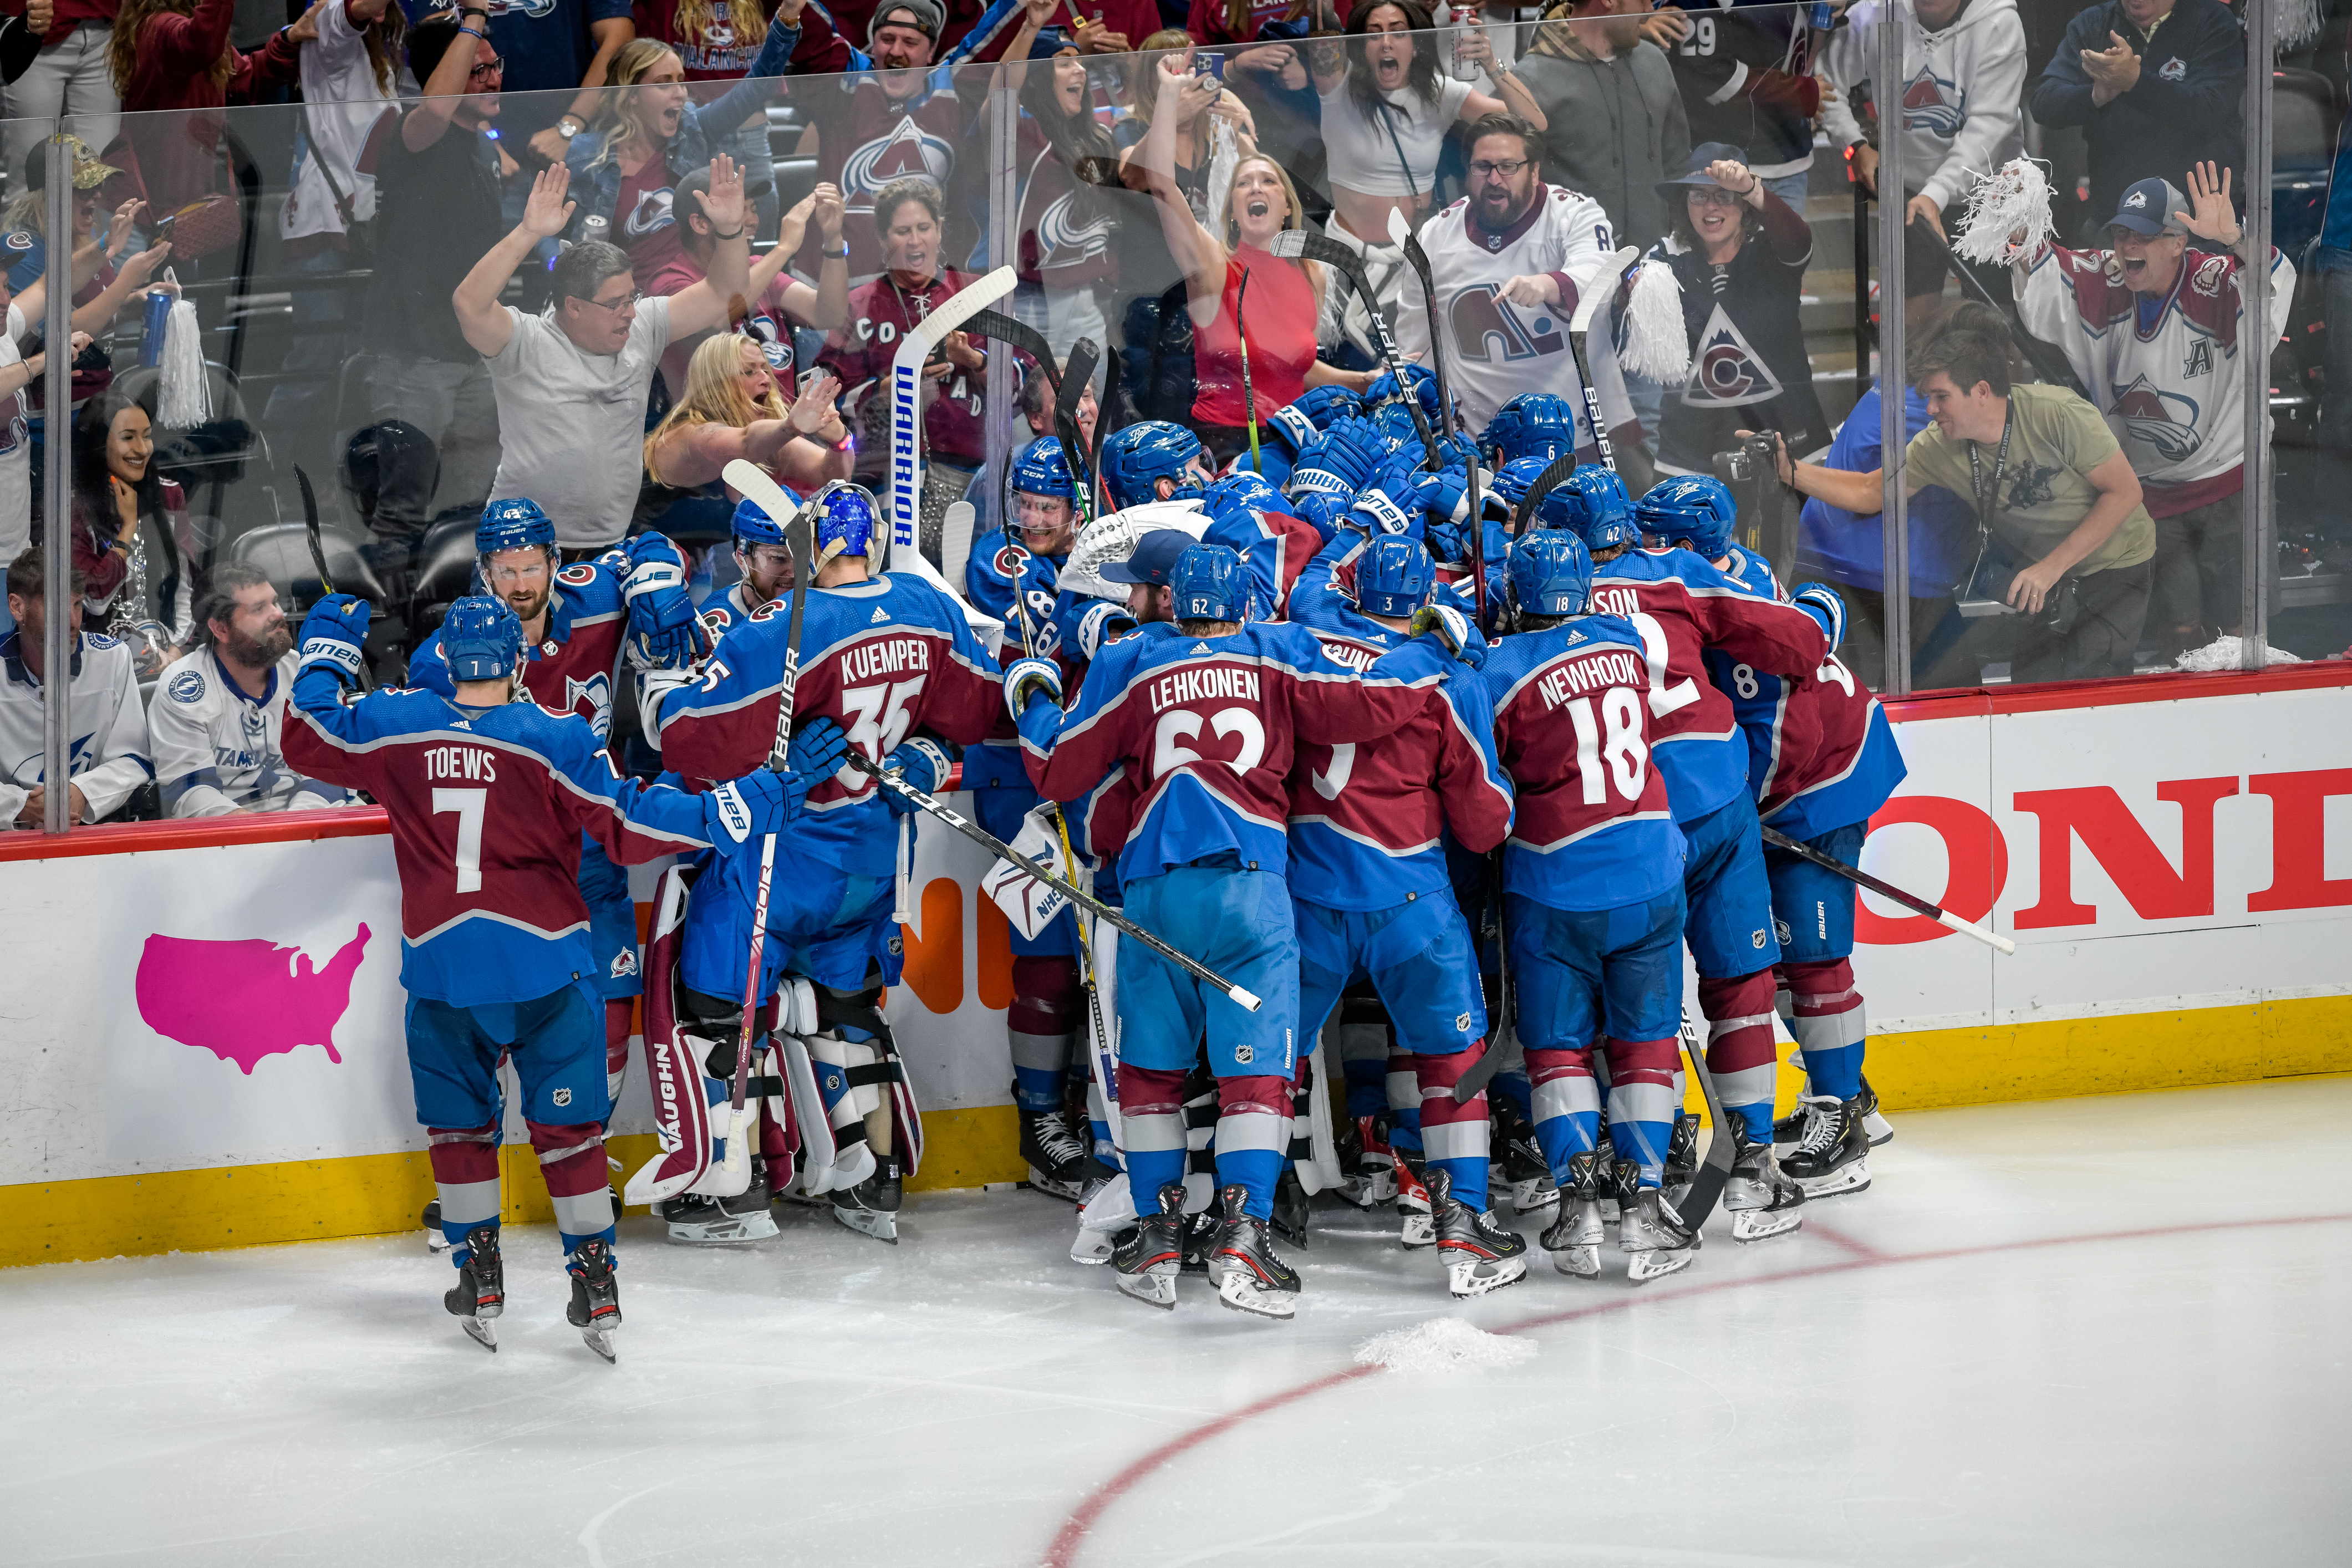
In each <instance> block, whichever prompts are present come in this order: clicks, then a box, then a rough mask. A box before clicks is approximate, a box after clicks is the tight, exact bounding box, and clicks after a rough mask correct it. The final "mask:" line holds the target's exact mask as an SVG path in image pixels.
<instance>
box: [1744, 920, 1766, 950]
mask: <svg viewBox="0 0 2352 1568" xmlns="http://www.w3.org/2000/svg"><path fill="white" fill-rule="evenodd" d="M1770 934H1771V933H1770V932H1769V931H1766V930H1764V928H1763V927H1761V926H1759V927H1758V928H1757V929H1756V930H1754V931H1749V932H1748V946H1750V947H1752V948H1754V949H1756V951H1757V952H1763V951H1764V939H1765V938H1766V937H1767V936H1769V935H1770Z"/></svg>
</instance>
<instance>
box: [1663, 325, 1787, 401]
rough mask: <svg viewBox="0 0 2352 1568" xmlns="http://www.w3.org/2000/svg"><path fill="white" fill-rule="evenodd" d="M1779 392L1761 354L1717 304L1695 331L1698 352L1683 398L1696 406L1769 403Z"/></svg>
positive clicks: (1775, 380)
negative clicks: (1696, 332)
mask: <svg viewBox="0 0 2352 1568" xmlns="http://www.w3.org/2000/svg"><path fill="white" fill-rule="evenodd" d="M1778 396H1780V381H1779V380H1778V379H1777V378H1776V377H1775V376H1774V375H1773V374H1772V372H1771V371H1770V370H1769V368H1768V367H1767V366H1766V365H1765V363H1764V356H1763V355H1762V354H1759V353H1757V352H1756V351H1755V349H1754V348H1752V347H1751V346H1749V344H1748V339H1747V338H1746V337H1745V336H1743V335H1742V334H1741V332H1740V331H1739V329H1738V327H1736V326H1734V325H1732V321H1731V318H1730V317H1729V316H1727V315H1726V314H1724V310H1723V307H1722V306H1720V305H1717V307H1716V308H1715V314H1714V315H1712V316H1710V317H1708V318H1707V322H1706V331H1703V332H1701V333H1700V334H1699V339H1698V353H1697V355H1696V357H1695V358H1694V359H1693V361H1692V362H1691V373H1690V380H1689V381H1688V382H1686V383H1685V384H1684V386H1683V402H1684V403H1685V405H1689V406H1693V407H1696V406H1700V405H1706V404H1715V405H1719V406H1724V407H1736V406H1738V405H1742V404H1748V403H1769V402H1770V401H1771V400H1772V399H1773V398H1776V397H1778Z"/></svg>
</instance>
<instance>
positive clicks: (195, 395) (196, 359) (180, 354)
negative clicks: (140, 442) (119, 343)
mask: <svg viewBox="0 0 2352 1568" xmlns="http://www.w3.org/2000/svg"><path fill="white" fill-rule="evenodd" d="M159 363H160V367H161V369H162V371H163V390H162V393H161V394H160V395H159V396H158V397H157V399H156V405H155V422H156V423H157V424H159V425H162V426H164V427H165V428H166V429H171V430H190V429H194V427H195V426H199V425H202V424H203V423H205V421H206V420H207V419H210V418H211V417H212V416H213V405H212V395H211V390H210V388H208V387H207V386H206V385H205V350H204V332H203V329H202V328H201V327H200V326H199V325H198V324H197V322H196V306H195V301H194V300H179V301H177V302H176V303H174V304H173V307H172V313H171V315H170V316H169V317H167V318H166V319H165V321H164V322H163V358H162V360H161V361H160V362H159Z"/></svg>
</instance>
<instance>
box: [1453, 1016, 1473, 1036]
mask: <svg viewBox="0 0 2352 1568" xmlns="http://www.w3.org/2000/svg"><path fill="white" fill-rule="evenodd" d="M1469 1032H1470V1015H1469V1014H1467V1013H1456V1014H1454V1033H1455V1034H1457V1035H1466V1034H1468V1033H1469Z"/></svg>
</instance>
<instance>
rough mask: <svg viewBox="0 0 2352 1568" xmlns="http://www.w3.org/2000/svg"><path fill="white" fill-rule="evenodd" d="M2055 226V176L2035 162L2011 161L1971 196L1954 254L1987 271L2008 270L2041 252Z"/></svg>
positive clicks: (1984, 180) (1970, 193) (1984, 178)
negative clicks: (2052, 203) (2052, 196)
mask: <svg viewBox="0 0 2352 1568" xmlns="http://www.w3.org/2000/svg"><path fill="white" fill-rule="evenodd" d="M2053 227H2054V225H2053V221H2052V219H2051V216H2050V178H2049V176H2048V175H2046V174H2043V173H2042V165H2040V164H2039V163H2035V162H2033V160H2032V159H2031V158H2011V160H2010V161H2009V162H2008V163H2003V164H2002V165H2001V166H2000V168H1999V169H1997V170H1995V171H1994V172H1993V173H1992V174H1987V175H1985V176H1984V177H1983V178H1981V179H1979V180H1978V181H1977V184H1976V189H1974V190H1972V191H1970V192H1969V210H1968V216H1966V217H1964V218H1962V219H1961V220H1960V235H1959V237H1958V239H1956V240H1954V241H1953V242H1952V254H1953V255H1955V256H1957V257H1958V258H1960V259H1961V260H1963V261H1973V262H1976V263H1977V264H1978V265H1979V266H1983V267H2000V266H2006V265H2008V264H2009V263H2010V262H2011V261H2014V260H2016V259H2017V258H2019V257H2021V256H2031V255H2032V254H2033V253H2034V252H2036V251H2038V250H2040V249H2041V248H2042V244H2043V242H2045V241H2046V240H2048V239H2049V237H2050V234H2051V230H2052V229H2053Z"/></svg>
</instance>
